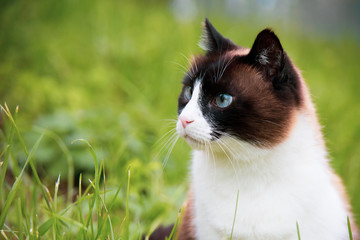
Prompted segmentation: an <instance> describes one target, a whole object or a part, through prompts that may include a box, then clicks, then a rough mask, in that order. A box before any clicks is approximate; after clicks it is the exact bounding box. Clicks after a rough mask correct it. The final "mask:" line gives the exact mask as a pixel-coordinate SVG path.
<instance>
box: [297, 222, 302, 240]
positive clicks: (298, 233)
mask: <svg viewBox="0 0 360 240" xmlns="http://www.w3.org/2000/svg"><path fill="white" fill-rule="evenodd" d="M296 230H297V235H298V239H299V240H301V237H300V230H299V224H298V222H297V221H296Z"/></svg>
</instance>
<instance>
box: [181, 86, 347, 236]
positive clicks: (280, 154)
mask: <svg viewBox="0 0 360 240" xmlns="http://www.w3.org/2000/svg"><path fill="white" fill-rule="evenodd" d="M199 89H200V85H197V86H196V87H195V90H194V93H193V97H192V99H191V101H190V102H189V103H188V105H187V106H186V107H185V108H184V110H183V112H182V113H181V115H182V114H186V115H187V116H195V119H194V120H195V121H194V122H193V123H191V124H189V125H188V126H187V127H186V129H184V128H182V125H181V124H180V123H179V122H178V124H177V131H178V133H179V134H180V136H182V137H185V139H186V140H187V141H188V142H189V144H190V145H192V144H193V143H192V142H191V141H190V140H188V139H187V138H186V136H190V137H191V138H194V139H197V140H198V141H200V142H201V141H207V143H206V144H205V145H204V146H203V147H202V148H201V147H199V145H202V144H200V143H199V144H197V145H196V146H195V147H196V149H197V150H194V151H193V159H192V169H191V175H192V185H193V191H194V201H195V202H194V204H195V205H194V209H195V218H194V224H195V229H196V236H197V239H200V240H203V239H206V240H211V239H214V240H215V239H216V240H218V239H224V238H225V239H228V238H229V236H230V233H231V228H232V223H233V219H234V215H235V205H236V195H237V192H238V191H239V199H238V207H237V211H236V221H235V227H234V232H233V239H244V240H245V239H246V240H267V239H269V240H270V239H274V240H282V239H283V240H285V239H286V240H288V239H289V240H290V239H294V240H295V239H298V237H297V231H296V223H297V222H298V224H299V228H300V234H301V239H304V240H319V239H326V240H332V239H334V240H341V239H348V236H347V225H346V217H347V213H346V209H345V204H344V202H343V200H342V199H341V197H340V195H339V193H338V192H337V190H336V189H335V187H334V185H333V184H332V181H331V171H330V169H329V164H328V160H327V153H326V150H325V149H324V147H323V146H322V145H321V143H319V142H318V140H317V139H318V138H317V136H316V133H315V132H316V127H315V126H313V123H312V121H311V120H310V119H309V117H308V116H307V115H306V114H305V113H303V112H299V113H298V116H297V121H296V123H295V125H294V127H293V129H292V131H291V134H290V136H289V137H288V138H287V139H286V140H285V141H284V142H283V143H281V144H280V145H278V146H276V147H274V148H271V149H264V148H260V147H256V146H253V145H251V144H249V143H246V142H243V141H239V140H235V139H233V138H231V137H223V138H222V139H221V140H218V141H212V142H209V140H210V138H209V137H210V132H211V128H210V126H209V124H207V122H206V120H205V119H204V118H203V117H202V114H201V111H200V108H199V107H198V106H197V105H198V104H197V103H198V97H199ZM192 146H194V145H192ZM205 146H206V147H205Z"/></svg>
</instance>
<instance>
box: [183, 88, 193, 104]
mask: <svg viewBox="0 0 360 240" xmlns="http://www.w3.org/2000/svg"><path fill="white" fill-rule="evenodd" d="M184 95H185V99H186V100H187V101H190V99H191V96H192V87H190V86H187V87H186V88H185V91H184Z"/></svg>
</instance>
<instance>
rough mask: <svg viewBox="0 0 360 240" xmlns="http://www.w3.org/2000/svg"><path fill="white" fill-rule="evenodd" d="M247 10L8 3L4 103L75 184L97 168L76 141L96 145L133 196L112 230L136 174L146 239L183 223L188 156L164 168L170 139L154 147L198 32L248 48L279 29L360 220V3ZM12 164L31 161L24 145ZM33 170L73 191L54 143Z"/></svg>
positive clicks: (30, 140) (113, 177) (1, 20)
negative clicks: (205, 25) (207, 28)
mask: <svg viewBox="0 0 360 240" xmlns="http://www.w3.org/2000/svg"><path fill="white" fill-rule="evenodd" d="M247 2H248V1H224V2H223V4H221V3H219V2H217V1H196V2H194V1H189V0H186V1H185V0H184V1H113V0H110V1H94V0H89V1H80V0H62V1H55V0H47V1H21V0H20V1H6V0H5V1H1V3H0V103H1V104H4V102H6V103H7V104H8V105H9V107H10V109H11V110H14V109H15V107H16V106H17V105H18V106H19V108H20V110H19V115H18V119H17V122H18V125H19V128H20V131H21V133H22V134H23V135H24V137H25V142H26V144H27V145H28V146H29V147H30V146H32V145H33V144H34V142H35V140H36V139H37V137H38V136H39V134H40V133H39V132H41V131H42V130H41V129H42V128H46V129H48V130H50V131H52V132H53V133H54V134H56V135H57V136H59V137H60V139H61V140H62V141H63V142H64V143H65V144H66V146H67V148H68V149H69V150H70V153H71V156H72V158H73V161H74V165H75V181H76V182H77V179H78V177H79V174H80V173H83V174H84V176H85V177H83V179H87V177H89V176H92V175H93V171H94V170H93V169H94V165H93V160H92V159H91V156H90V155H89V152H88V149H87V148H86V147H85V146H83V145H81V144H71V142H72V141H73V140H75V139H78V138H85V139H87V140H88V141H89V142H90V143H91V144H92V145H93V146H94V148H95V150H96V153H97V154H98V156H99V158H103V159H104V160H105V166H106V181H107V183H106V184H107V187H108V188H109V189H116V188H117V187H118V186H119V185H121V184H123V185H124V190H121V192H120V195H119V197H118V200H117V203H116V205H115V206H116V207H115V208H114V209H113V211H114V212H113V213H112V214H113V220H114V226H119V225H120V224H121V221H122V219H123V214H124V208H125V202H124V198H125V190H126V189H125V182H124V179H126V177H127V169H128V167H129V166H131V191H130V213H131V220H132V224H131V229H132V231H133V232H136V234H138V233H140V232H144V231H145V232H146V231H149V229H151V228H152V227H153V226H155V225H156V224H158V223H160V222H163V223H170V222H173V221H175V219H176V215H177V212H178V209H179V208H180V207H181V204H182V201H183V199H184V198H185V194H186V189H187V186H188V177H187V176H188V175H187V170H188V166H189V157H190V148H189V147H188V146H187V145H186V144H185V143H184V142H183V141H182V140H179V141H178V142H177V144H176V146H175V148H174V150H173V151H172V153H171V155H170V157H169V159H168V161H167V164H166V166H165V168H163V167H162V163H163V161H164V159H165V157H166V153H167V149H165V150H164V151H160V150H159V149H160V148H161V144H166V140H163V141H160V143H159V144H155V143H156V142H157V141H158V140H159V139H161V137H162V136H163V135H164V134H166V132H167V131H169V130H170V129H171V128H173V127H174V124H173V123H172V122H171V121H169V119H176V115H177V113H176V111H177V95H178V94H179V92H180V88H181V79H182V76H183V75H184V73H183V69H182V67H181V66H187V65H188V63H187V59H186V58H185V57H184V55H185V56H186V57H189V56H191V54H199V53H201V50H200V49H199V48H198V46H197V43H198V40H199V38H200V35H201V24H200V23H201V22H202V21H203V19H204V17H205V16H207V17H209V19H210V20H211V21H212V23H213V24H214V25H215V27H216V28H217V29H218V30H219V31H220V32H221V33H222V34H223V35H224V36H226V37H229V38H231V39H232V40H233V41H234V42H235V43H238V44H240V45H243V46H246V47H250V46H251V44H252V42H253V40H254V38H255V36H256V34H257V33H258V32H259V31H260V30H262V29H263V28H265V27H271V28H273V29H274V30H275V32H276V33H277V34H278V36H279V38H280V40H281V42H282V44H283V47H284V48H285V50H286V51H287V53H288V54H289V55H290V57H291V58H292V60H293V61H294V63H295V64H296V65H297V66H298V67H299V68H300V69H301V70H302V74H303V76H304V78H305V79H306V81H307V83H308V85H309V87H310V90H311V93H312V95H313V100H314V102H315V104H316V106H317V109H318V113H319V117H320V121H321V123H322V124H323V126H324V129H323V130H324V135H325V137H326V141H327V146H328V148H329V152H330V155H331V159H333V161H332V166H333V167H334V168H335V170H336V172H337V173H338V174H340V175H341V177H342V179H343V180H344V182H345V185H346V187H347V191H348V193H349V195H350V198H351V201H352V205H353V209H354V212H355V214H356V215H357V216H360V191H359V185H360V156H359V154H360V120H359V119H360V111H359V110H360V95H359V91H360V73H359V60H358V59H359V55H360V46H359V39H360V37H359V35H360V34H359V32H358V31H359V26H360V25H359V18H358V16H357V14H356V12H358V11H357V10H359V9H360V7H359V4H358V3H356V1H335V0H333V1H331V4H332V5H331V4H327V5H326V6H327V8H323V7H322V5H321V2H323V1H303V2H300V1H293V2H292V3H291V4H290V3H287V4H286V1H265V0H262V1H254V2H251V3H247ZM330 5H331V6H332V7H330ZM179 65H180V66H179ZM3 118H4V119H5V118H6V117H5V116H3ZM5 122H7V121H5ZM5 125H6V124H5ZM5 128H6V126H5ZM1 138H4V135H3V134H2V135H1ZM0 140H1V139H0ZM0 144H1V146H0V147H1V149H0V150H2V149H3V147H4V144H3V143H1V142H0ZM18 145H19V144H18ZM159 146H160V147H159ZM13 157H14V158H16V159H17V160H18V162H19V163H24V161H25V159H26V158H25V155H24V154H23V153H22V151H21V148H20V146H18V147H15V148H14V149H13ZM35 161H36V165H37V168H38V171H39V174H40V175H41V177H42V179H44V181H45V182H46V183H48V184H49V185H50V184H51V185H53V184H54V182H55V181H56V178H57V177H58V175H59V173H61V176H62V179H64V181H65V179H66V176H67V174H68V165H67V164H68V162H67V160H66V156H65V155H64V153H63V152H62V151H61V149H60V148H59V147H58V146H57V144H56V142H55V141H54V139H52V138H50V137H45V138H44V140H43V142H42V143H41V145H40V147H39V149H38V151H37V153H36V158H35ZM30 176H31V174H30ZM62 184H65V185H66V183H62ZM75 185H76V183H75ZM114 216H115V217H114ZM116 216H117V217H116Z"/></svg>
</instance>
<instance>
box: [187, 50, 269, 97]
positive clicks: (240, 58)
mask: <svg viewBox="0 0 360 240" xmlns="http://www.w3.org/2000/svg"><path fill="white" fill-rule="evenodd" d="M248 52H249V49H245V48H239V49H236V50H231V51H228V52H225V53H222V54H217V55H215V54H214V55H210V56H208V55H205V56H196V57H194V58H193V61H192V64H191V67H190V70H189V73H188V74H187V75H186V76H185V78H184V84H185V85H194V84H195V82H197V81H199V82H201V83H202V85H203V86H207V87H210V88H211V87H212V88H219V87H220V88H222V89H224V88H226V89H233V90H245V89H247V88H249V87H256V86H253V85H254V84H255V83H256V84H259V81H257V80H258V79H259V78H261V76H260V74H259V73H258V71H257V70H256V69H254V68H253V67H252V66H251V65H249V64H247V63H246V56H247V54H248ZM260 83H261V82H260ZM262 87H264V86H262ZM256 88H257V87H256ZM219 90H220V89H219Z"/></svg>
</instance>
